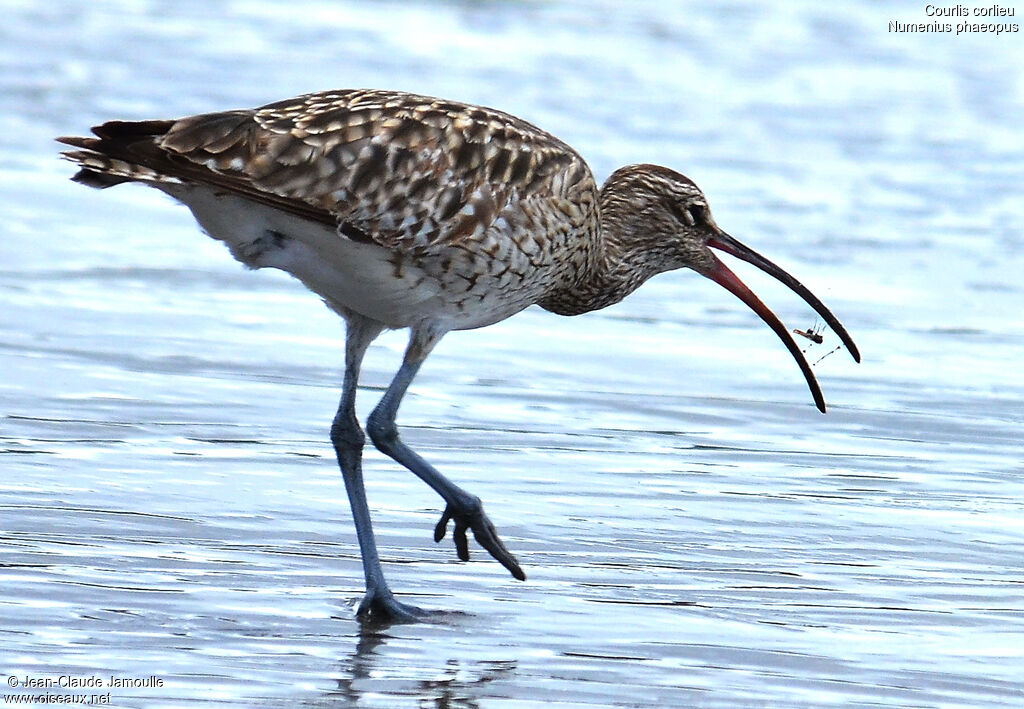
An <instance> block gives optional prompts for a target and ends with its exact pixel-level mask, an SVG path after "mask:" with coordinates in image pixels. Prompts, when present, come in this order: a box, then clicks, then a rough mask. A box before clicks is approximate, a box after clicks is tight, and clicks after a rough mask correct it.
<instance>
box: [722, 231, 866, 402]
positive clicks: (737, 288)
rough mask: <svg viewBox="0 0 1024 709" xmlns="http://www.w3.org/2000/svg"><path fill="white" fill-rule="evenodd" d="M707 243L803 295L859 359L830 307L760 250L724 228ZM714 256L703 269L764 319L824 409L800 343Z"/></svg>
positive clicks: (850, 351) (823, 398)
mask: <svg viewBox="0 0 1024 709" xmlns="http://www.w3.org/2000/svg"><path fill="white" fill-rule="evenodd" d="M707 245H708V246H711V247H713V248H716V249H718V250H720V251H724V252H725V253H727V254H731V255H733V256H735V257H736V258H739V259H742V260H744V261H746V262H747V263H751V264H753V265H755V266H757V267H758V268H760V269H761V270H762V271H764V272H765V273H767V274H768V275H770V276H772V277H774V278H776V279H777V280H779V281H780V282H782V283H783V284H785V285H786V286H787V287H789V289H790V290H792V291H793V292H794V293H796V294H797V295H799V296H800V297H801V298H803V300H804V302H806V303H807V304H808V305H810V306H811V307H812V308H814V311H815V312H816V313H818V315H820V316H821V318H822V319H823V320H824V321H825V323H826V324H827V325H828V326H829V327H830V328H832V331H833V332H835V333H836V335H838V336H839V339H840V340H841V341H842V343H843V344H844V345H845V346H846V349H847V351H848V352H849V353H850V356H852V357H853V359H854V361H856V362H860V350H858V349H857V345H856V344H854V342H853V338H852V337H850V334H849V333H848V332H847V331H846V328H845V327H843V324H842V323H841V322H839V319H838V318H837V317H836V316H835V315H833V314H832V311H831V310H829V309H828V308H826V307H825V304H824V303H822V302H821V301H820V300H818V298H817V297H816V296H815V295H814V294H813V293H811V292H810V291H809V290H807V287H806V286H804V285H803V284H802V283H801V282H800V281H798V280H797V279H795V278H793V276H791V275H789V274H788V273H786V272H785V271H783V270H782V269H781V268H779V267H778V266H776V265H775V264H774V263H772V262H771V261H769V260H768V259H766V258H765V257H764V256H762V255H761V254H759V253H757V252H756V251H754V250H753V249H752V248H750V247H749V246H747V245H745V244H743V243H740V242H739V241H737V240H736V239H734V238H733V237H731V236H729V235H728V234H726V233H725V232H724V231H719V232H718V233H717V234H716V235H715V236H713V237H711V238H710V239H708V241H707ZM712 258H713V259H714V265H713V266H712V268H711V269H710V270H709V271H708V272H706V273H704V274H703V275H705V276H707V277H708V278H710V279H711V280H713V281H714V282H715V283H717V284H718V285H720V286H722V287H723V288H725V289H726V290H728V291H730V292H731V293H733V294H734V295H735V296H736V297H737V298H739V299H740V300H742V301H743V302H744V303H746V304H747V307H749V308H750V309H751V310H753V311H754V312H755V313H757V315H758V317H760V318H761V319H762V320H764V321H765V323H767V324H768V327H770V328H771V329H772V330H774V331H775V334H776V335H778V336H779V339H781V340H782V343H783V344H784V345H786V349H788V350H789V353H790V354H791V355H793V359H795V360H796V363H797V364H798V365H800V371H801V372H803V374H804V379H806V380H807V386H808V387H810V389H811V396H813V397H814V403H815V404H816V405H817V407H818V410H819V411H821V412H822V413H825V396H824V394H822V393H821V387H820V386H819V385H818V380H817V379H816V378H815V376H814V372H813V371H812V370H811V365H809V364H808V363H807V359H806V358H804V355H803V353H802V352H801V351H800V346H799V345H797V343H796V341H795V340H794V339H793V336H792V335H790V334H789V330H787V329H786V326H785V325H783V324H782V321H781V320H779V318H778V316H777V315H776V314H775V313H773V312H772V311H771V309H769V308H768V306H767V305H765V304H764V303H763V302H761V299H760V298H758V297H757V296H756V295H754V292H753V291H752V290H750V289H749V288H747V286H746V284H744V283H743V281H741V280H740V279H739V278H738V277H737V276H736V274H735V273H733V272H732V271H731V270H729V267H728V266H726V265H725V264H724V263H722V261H720V260H719V259H718V257H716V256H714V254H712Z"/></svg>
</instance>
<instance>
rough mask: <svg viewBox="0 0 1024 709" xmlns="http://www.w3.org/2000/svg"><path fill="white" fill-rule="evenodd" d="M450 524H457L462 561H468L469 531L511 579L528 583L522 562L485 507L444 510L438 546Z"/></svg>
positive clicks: (454, 532)
mask: <svg viewBox="0 0 1024 709" xmlns="http://www.w3.org/2000/svg"><path fill="white" fill-rule="evenodd" d="M451 520H455V528H454V529H453V530H452V539H453V540H454V541H455V551H456V553H457V554H458V555H459V559H461V560H462V561H469V540H468V539H467V537H466V530H467V529H472V530H473V537H474V539H476V542H477V544H479V545H480V546H482V547H483V548H484V549H486V550H487V551H488V552H489V553H490V555H491V556H493V557H494V558H495V559H496V560H497V561H498V563H500V564H501V565H502V566H504V567H505V568H506V569H508V571H509V573H511V574H512V576H514V577H515V578H517V579H519V580H520V581H525V580H526V574H525V573H523V570H522V568H521V567H520V566H519V562H518V561H517V560H516V558H515V556H513V555H512V552H510V551H509V550H508V549H506V548H505V545H504V544H503V543H502V541H501V539H499V538H498V530H497V529H495V528H494V525H493V524H491V520H489V519H488V518H487V515H485V514H484V508H483V506H482V505H479V504H477V505H476V507H475V508H474V509H471V510H461V509H458V508H455V507H453V506H452V505H451V504H449V505H448V506H447V507H445V510H444V513H443V514H442V515H441V520H440V521H439V522H438V523H437V526H436V527H434V541H435V542H439V541H441V540H442V539H444V535H445V532H447V531H448V522H449V521H451Z"/></svg>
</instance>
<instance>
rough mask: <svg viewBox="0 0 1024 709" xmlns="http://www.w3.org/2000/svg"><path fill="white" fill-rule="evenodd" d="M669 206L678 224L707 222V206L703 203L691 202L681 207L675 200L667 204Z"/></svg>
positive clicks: (697, 224) (696, 224)
mask: <svg viewBox="0 0 1024 709" xmlns="http://www.w3.org/2000/svg"><path fill="white" fill-rule="evenodd" d="M669 208H670V209H671V211H672V216H674V217H675V218H676V221H678V222H679V223H680V224H685V225H686V226H700V225H701V224H704V223H705V222H707V218H706V217H707V208H706V207H705V206H704V205H703V204H691V205H689V206H687V207H682V206H680V205H679V204H676V203H675V202H672V203H670V204H669Z"/></svg>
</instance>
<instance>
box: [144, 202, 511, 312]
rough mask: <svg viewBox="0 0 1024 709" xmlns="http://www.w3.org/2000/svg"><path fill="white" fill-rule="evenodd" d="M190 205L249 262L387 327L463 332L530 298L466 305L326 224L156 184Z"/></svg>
mask: <svg viewBox="0 0 1024 709" xmlns="http://www.w3.org/2000/svg"><path fill="white" fill-rule="evenodd" d="M160 187H161V189H163V190H164V191H165V192H167V193H168V194H170V195H171V196H172V197H174V198H175V199H177V200H178V201H180V202H182V203H184V204H185V205H186V206H188V208H189V209H191V210H192V214H193V215H194V216H195V218H196V220H197V221H198V222H199V225H200V226H201V227H202V228H203V230H204V231H205V232H206V233H207V234H209V235H210V236H211V237H213V238H214V239H218V240H220V241H223V242H225V244H227V246H228V248H229V249H230V250H231V254H232V255H233V256H234V257H235V258H236V259H237V260H239V261H241V262H242V263H244V264H245V265H246V266H249V267H250V268H277V269H280V270H282V271H286V272H287V273H290V274H291V275H293V276H295V277H296V278H298V279H299V280H300V281H302V283H303V284H305V285H306V287H307V288H309V289H310V290H312V291H313V292H314V293H317V294H318V295H320V296H321V297H322V298H324V300H325V301H326V302H327V304H328V305H329V306H331V307H333V308H335V309H348V310H352V311H355V312H357V313H359V314H361V315H363V316H365V317H368V318H372V319H373V320H376V321H378V322H380V323H383V324H384V325H385V326H386V327H389V328H392V329H398V328H404V327H411V326H414V325H418V324H424V323H428V322H430V323H434V324H435V325H438V326H440V327H441V328H443V329H445V330H467V329H472V328H476V327H483V326H484V325H489V324H491V323H494V322H497V321H499V320H503V319H505V318H507V317H509V316H510V315H513V314H514V313H516V312H518V311H520V310H522V309H523V308H525V307H526V306H527V305H529V304H530V302H509V300H508V298H503V297H500V294H496V297H494V298H488V297H483V298H475V299H474V302H472V303H469V304H468V305H469V306H471V307H467V302H466V301H464V300H460V299H459V298H457V297H453V295H452V294H451V293H449V292H446V290H445V288H444V287H443V285H442V283H441V282H440V281H439V280H438V279H437V278H436V277H434V276H431V275H430V274H429V273H428V272H427V271H426V270H425V269H423V268H421V267H420V266H419V265H417V264H416V263H414V262H413V260H412V259H410V258H407V257H403V256H401V255H397V254H395V253H394V252H392V251H390V250H388V249H385V248H383V247H381V246H378V245H376V244H368V243H362V242H356V241H352V240H351V239H348V238H346V237H344V236H341V235H339V234H338V233H337V232H336V231H335V230H334V229H333V228H331V227H330V226H328V225H325V224H320V223H316V222H310V221H307V220H304V219H301V218H299V217H296V216H293V215H291V214H288V213H286V212H282V211H280V210H277V209H274V208H272V207H268V206H266V205H262V204H258V203H256V202H253V201H250V200H246V199H243V198H241V197H237V196H234V195H230V194H216V193H215V192H214V191H212V190H211V189H209V188H206V187H192V186H181V185H160Z"/></svg>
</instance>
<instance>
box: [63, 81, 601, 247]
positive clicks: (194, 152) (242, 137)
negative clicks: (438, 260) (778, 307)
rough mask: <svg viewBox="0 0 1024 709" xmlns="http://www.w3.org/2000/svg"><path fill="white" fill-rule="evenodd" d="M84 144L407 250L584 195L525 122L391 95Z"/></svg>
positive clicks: (362, 93)
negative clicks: (517, 209)
mask: <svg viewBox="0 0 1024 709" xmlns="http://www.w3.org/2000/svg"><path fill="white" fill-rule="evenodd" d="M94 132H95V133H96V135H97V136H99V140H98V142H97V141H96V139H65V141H64V142H68V143H69V144H71V145H76V146H77V147H82V148H85V149H86V150H87V151H92V152H94V153H98V154H102V155H104V156H107V157H108V158H110V159H112V160H114V161H118V160H119V161H123V162H125V163H131V162H132V160H136V161H138V164H139V165H140V166H142V167H143V168H146V169H149V170H152V171H156V172H157V173H160V174H162V175H167V176H169V177H171V178H174V179H179V180H185V181H195V182H200V183H206V184H211V185H215V186H218V187H221V188H223V189H226V190H230V191H232V192H235V193H238V194H242V195H244V196H246V197H251V198H253V199H256V200H259V201H263V202H268V203H271V204H274V205H275V206H277V207H279V208H282V209H285V210H286V211H289V212H291V213H295V214H301V215H303V216H308V217H309V218H313V219H317V220H318V221H324V220H325V219H330V220H332V221H336V222H339V223H344V224H347V225H348V231H347V232H346V231H344V230H343V231H342V233H343V234H346V235H349V233H358V234H360V235H368V236H369V238H372V239H373V240H374V241H376V242H378V243H380V244H382V245H384V246H388V247H393V248H401V249H403V250H411V251H419V250H427V251H429V250H431V249H432V248H433V247H435V246H437V245H438V244H449V243H453V242H458V241H460V240H462V239H472V238H474V237H475V236H476V235H479V234H481V233H482V231H483V229H485V228H486V227H487V226H488V225H490V224H491V223H492V222H493V221H494V219H496V218H497V216H498V215H499V214H500V213H501V211H502V209H504V208H505V207H506V206H507V205H508V204H509V203H510V202H513V201H522V200H526V199H531V198H534V197H541V198H544V197H554V198H562V197H564V196H565V194H566V193H567V191H569V190H571V189H574V188H576V187H579V186H580V183H583V182H587V181H590V183H592V177H591V176H590V173H589V170H588V168H587V167H586V164H585V163H584V162H583V160H582V159H581V158H580V157H579V156H578V155H577V154H576V153H575V152H574V151H573V150H572V149H571V148H569V147H568V146H567V145H565V144H564V143H562V142H561V141H559V140H558V139H557V138H554V137H553V136H551V135H549V134H548V133H546V132H544V131H542V130H540V129H539V128H536V127H535V126H533V125H531V124H529V123H527V122H525V121H522V120H520V119H518V118H515V117H513V116H510V115H508V114H505V113H501V112H499V111H494V110H491V109H485V108H481V107H477V106H468V105H463V104H459V103H454V102H450V101H442V100H438V99H432V98H428V97H424V96H416V95H412V94H405V93H401V92H390V91H374V90H349V91H328V92H322V93H317V94H309V95H306V96H300V97H297V98H294V99H288V100H285V101H279V102H276V103H272V104H268V105H266V106H263V107H262V108H259V109H255V110H247V111H227V112H223V113H213V114H205V115H199V116H192V117H189V118H183V119H181V120H179V121H175V122H171V121H146V122H141V123H123V122H112V123H106V124H104V125H102V126H99V127H98V128H96V129H94ZM74 140H78V141H79V142H73V141H74ZM90 140H92V141H94V142H91V143H88V144H85V143H84V142H83V141H90ZM69 157H71V158H72V159H74V160H76V161H78V162H80V163H82V165H83V168H84V169H85V170H86V171H91V177H90V178H89V179H91V180H92V181H93V182H95V181H97V180H100V181H104V180H107V181H110V180H118V181H123V180H125V179H133V177H132V176H131V175H130V174H125V172H124V170H119V169H114V170H109V171H105V170H103V169H102V167H100V166H97V165H96V164H95V161H94V162H92V163H90V162H87V161H84V160H83V159H82V157H81V154H80V153H75V154H74V155H70V154H69ZM117 167H119V168H123V166H121V165H119V166H117ZM105 172H107V173H108V174H106V175H105V176H104V177H96V174H97V173H105ZM142 179H146V178H142ZM150 179H152V178H150ZM110 184H114V182H110Z"/></svg>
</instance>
